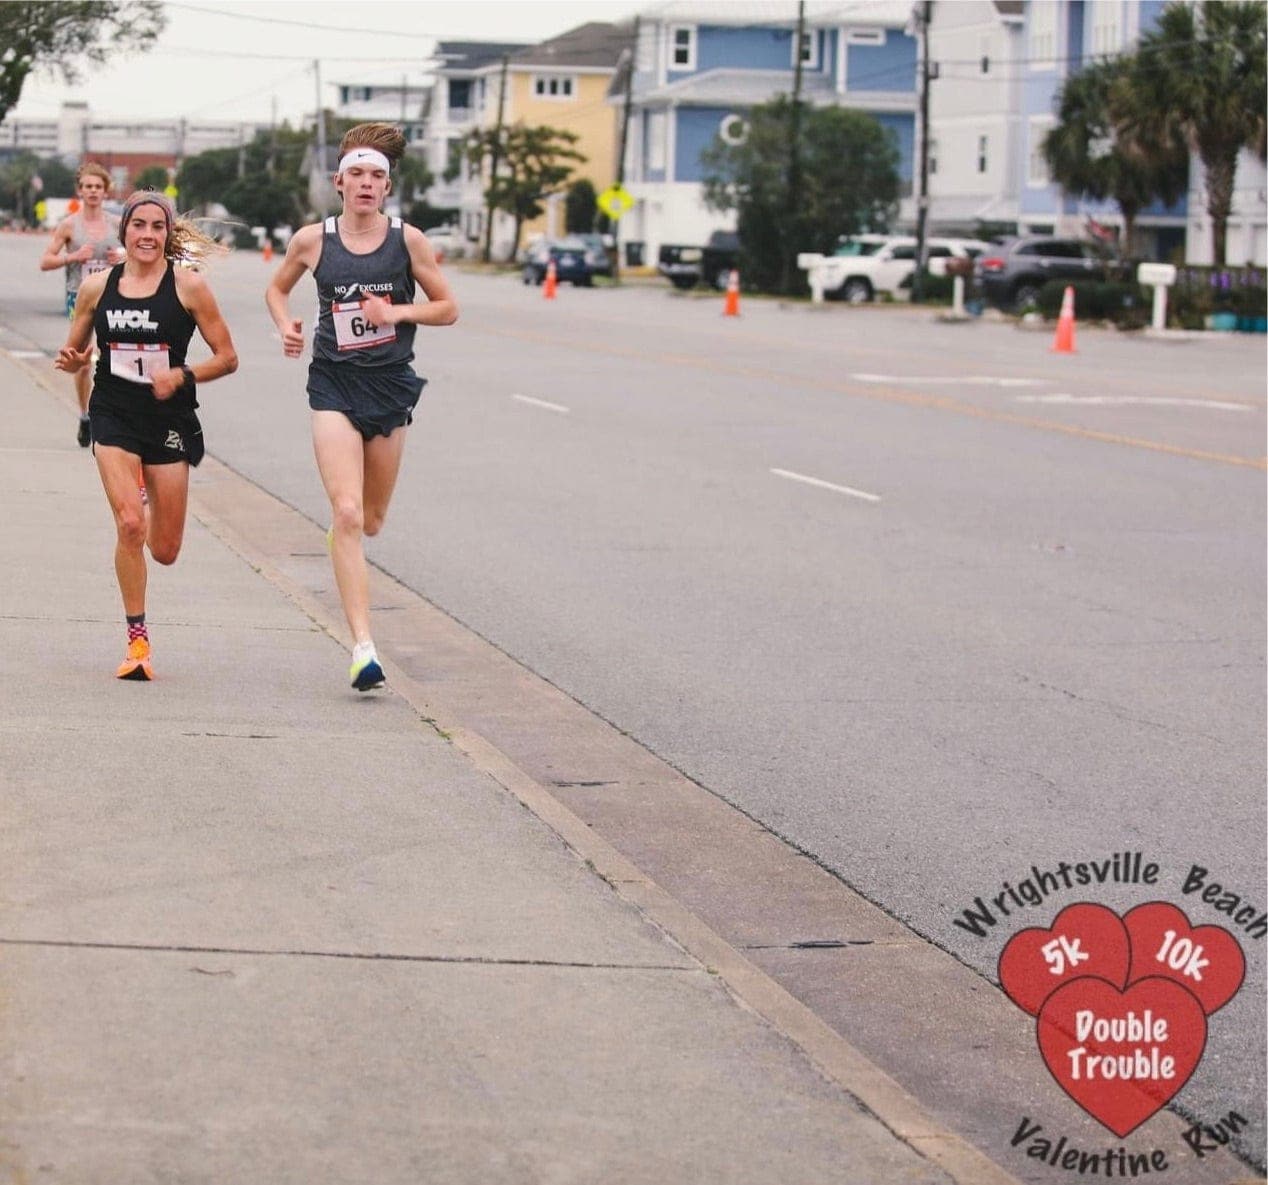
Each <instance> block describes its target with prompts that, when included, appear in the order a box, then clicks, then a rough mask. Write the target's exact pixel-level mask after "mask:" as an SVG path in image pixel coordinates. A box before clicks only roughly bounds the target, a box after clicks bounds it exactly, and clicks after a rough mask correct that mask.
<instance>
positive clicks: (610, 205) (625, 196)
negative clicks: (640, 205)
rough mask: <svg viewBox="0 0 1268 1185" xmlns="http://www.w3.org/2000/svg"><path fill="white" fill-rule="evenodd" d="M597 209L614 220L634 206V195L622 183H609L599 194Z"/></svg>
mask: <svg viewBox="0 0 1268 1185" xmlns="http://www.w3.org/2000/svg"><path fill="white" fill-rule="evenodd" d="M598 201H599V209H600V210H602V211H603V212H604V213H605V214H606V215H607V216H608V217H609V218H611V219H613V221H615V220H616V219H618V218H620V217H621V215H622V214H624V213H625V212H626V211H627V210H632V209H633V208H634V195H633V194H632V193H630V191H629V190H628V189H626V188H625V186H624V185H609V186H608V187H607V189H605V190H604V191H603V192H602V193H601V194H599V198H598Z"/></svg>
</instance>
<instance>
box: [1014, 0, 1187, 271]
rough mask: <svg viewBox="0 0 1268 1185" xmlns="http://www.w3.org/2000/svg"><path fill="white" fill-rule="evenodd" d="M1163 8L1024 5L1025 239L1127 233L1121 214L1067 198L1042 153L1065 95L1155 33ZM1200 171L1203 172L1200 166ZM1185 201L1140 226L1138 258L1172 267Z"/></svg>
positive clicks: (1108, 205)
mask: <svg viewBox="0 0 1268 1185" xmlns="http://www.w3.org/2000/svg"><path fill="white" fill-rule="evenodd" d="M1164 7H1165V0H1043V2H1042V3H1028V4H1026V5H1025V10H1024V19H1025V26H1024V29H1025V32H1024V40H1023V58H1022V61H1021V63H1020V64H1019V65H1020V73H1021V105H1022V119H1021V136H1022V142H1023V147H1022V151H1021V152H1020V153H1019V164H1020V167H1021V169H1022V170H1023V175H1022V176H1021V177H1020V178H1019V179H1018V184H1017V192H1018V194H1019V207H1020V208H1019V213H1018V229H1019V230H1020V231H1021V233H1023V234H1026V233H1030V232H1035V233H1041V234H1046V233H1054V232H1055V233H1056V234H1071V235H1086V234H1087V233H1088V232H1089V230H1094V229H1095V228H1096V227H1097V226H1100V227H1110V228H1114V229H1115V230H1117V229H1119V228H1121V227H1122V217H1121V215H1120V214H1119V211H1118V207H1117V206H1116V205H1115V204H1114V203H1113V202H1112V201H1107V202H1094V201H1089V200H1088V199H1086V198H1082V197H1080V196H1079V195H1077V194H1068V193H1066V192H1065V191H1064V190H1063V189H1062V188H1061V187H1060V186H1059V185H1057V184H1056V183H1055V182H1054V181H1052V180H1051V178H1050V177H1049V175H1048V166H1047V163H1046V161H1045V160H1044V156H1043V152H1042V151H1041V145H1042V142H1043V138H1044V136H1045V135H1046V134H1047V132H1048V130H1049V129H1050V128H1052V127H1053V125H1054V124H1055V123H1056V113H1057V109H1058V106H1059V98H1060V92H1061V88H1062V86H1063V85H1064V83H1065V81H1066V79H1067V78H1069V77H1070V75H1072V74H1076V73H1078V71H1080V70H1081V69H1083V68H1084V67H1085V66H1086V65H1088V64H1089V63H1090V62H1093V61H1096V60H1099V59H1102V58H1106V57H1114V56H1116V55H1118V54H1121V53H1125V52H1128V51H1130V50H1131V49H1132V48H1134V47H1135V45H1136V43H1137V42H1138V41H1139V40H1140V36H1141V34H1142V33H1144V32H1146V31H1148V30H1149V29H1151V28H1153V26H1154V25H1155V24H1156V22H1157V20H1158V16H1159V14H1160V13H1161V12H1162V10H1163V8H1164ZM1199 168H1200V166H1199ZM1187 209H1188V202H1187V200H1186V199H1185V198H1181V199H1180V201H1179V202H1178V203H1177V204H1176V205H1175V206H1172V207H1170V208H1167V207H1163V206H1162V205H1160V204H1155V205H1153V206H1151V207H1149V208H1148V209H1146V210H1143V211H1142V212H1141V214H1140V216H1139V218H1138V219H1137V241H1136V243H1135V249H1136V251H1137V252H1138V253H1140V254H1143V255H1146V256H1149V257H1151V258H1156V259H1164V260H1165V259H1168V258H1170V257H1171V256H1172V255H1173V254H1177V253H1180V252H1183V250H1184V245H1185V219H1186V214H1187Z"/></svg>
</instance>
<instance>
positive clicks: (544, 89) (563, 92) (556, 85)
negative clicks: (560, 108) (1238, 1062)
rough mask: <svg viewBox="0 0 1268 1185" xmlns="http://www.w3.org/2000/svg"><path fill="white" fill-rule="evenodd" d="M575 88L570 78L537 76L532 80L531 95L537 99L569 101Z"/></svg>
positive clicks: (552, 75) (555, 75)
mask: <svg viewBox="0 0 1268 1185" xmlns="http://www.w3.org/2000/svg"><path fill="white" fill-rule="evenodd" d="M574 90H575V87H574V84H573V79H572V78H571V77H560V76H559V75H558V74H538V75H537V76H536V77H534V79H533V94H534V95H536V96H537V97H538V98H539V99H571V98H572V96H573V93H574Z"/></svg>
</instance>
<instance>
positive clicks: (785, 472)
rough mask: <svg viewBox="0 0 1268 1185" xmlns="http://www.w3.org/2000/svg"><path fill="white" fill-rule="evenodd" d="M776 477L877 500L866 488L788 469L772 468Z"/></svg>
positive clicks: (853, 496) (872, 500)
mask: <svg viewBox="0 0 1268 1185" xmlns="http://www.w3.org/2000/svg"><path fill="white" fill-rule="evenodd" d="M771 472H772V473H773V474H774V475H775V476H776V477H786V478H787V479H788V480H789V481H800V482H804V483H805V484H806V485H808V486H818V487H819V489H821V490H832V491H833V492H834V493H837V494H848V495H849V496H850V497H851V498H862V499H863V501H864V502H879V501H880V500H881V497H880V495H879V494H869V493H868V492H867V491H866V490H856V489H854V487H853V486H839V485H837V484H836V482H832V481H824V480H823V478H821V477H807V476H806V475H805V474H804V473H793V472H792V471H791V470H789V469H772V470H771Z"/></svg>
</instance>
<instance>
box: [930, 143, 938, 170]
mask: <svg viewBox="0 0 1268 1185" xmlns="http://www.w3.org/2000/svg"><path fill="white" fill-rule="evenodd" d="M937 174H938V141H937V140H935V139H933V138H932V137H930V139H929V176H930V177H936V176H937Z"/></svg>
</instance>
